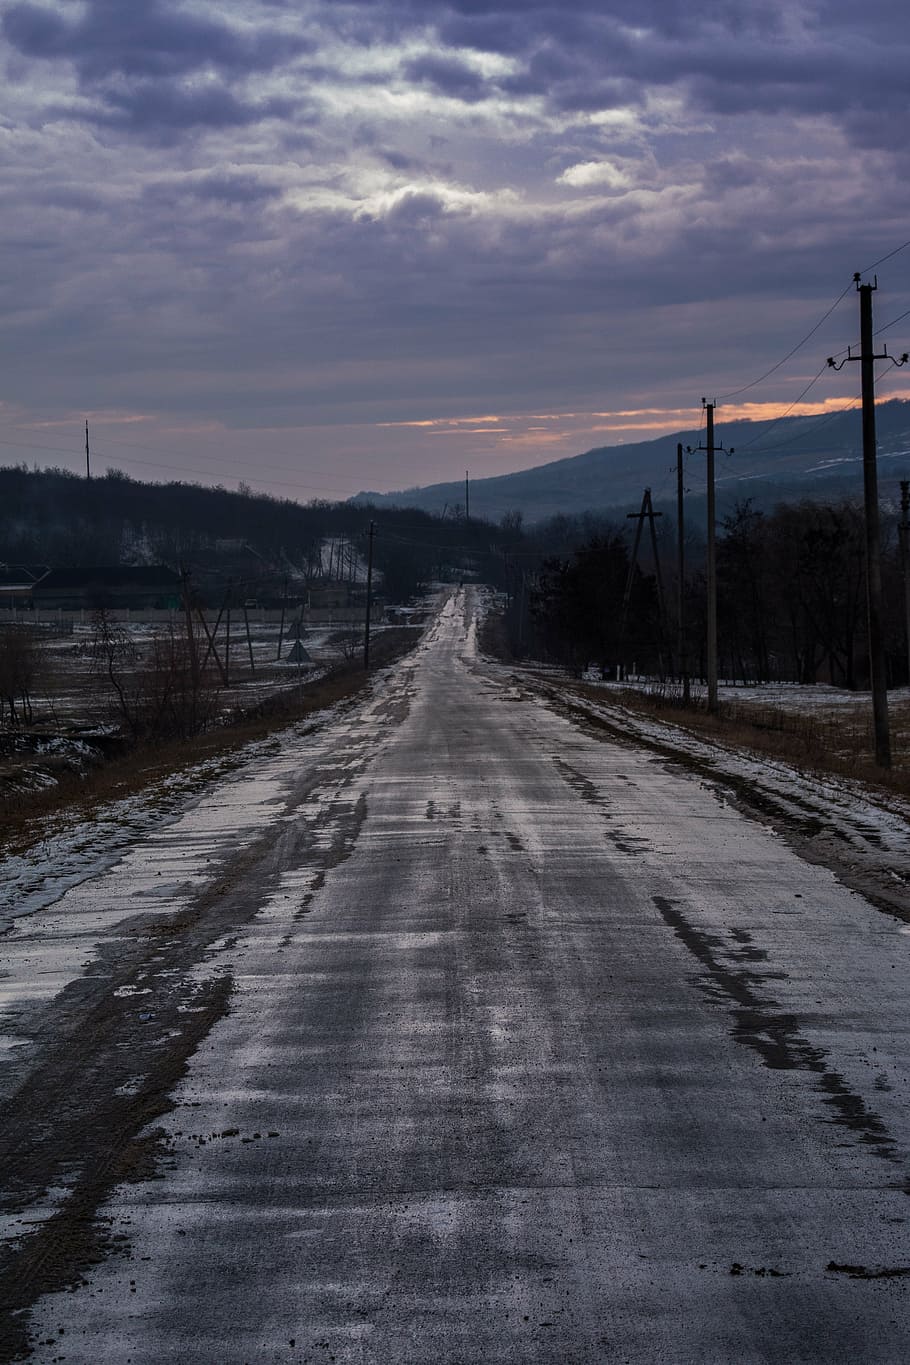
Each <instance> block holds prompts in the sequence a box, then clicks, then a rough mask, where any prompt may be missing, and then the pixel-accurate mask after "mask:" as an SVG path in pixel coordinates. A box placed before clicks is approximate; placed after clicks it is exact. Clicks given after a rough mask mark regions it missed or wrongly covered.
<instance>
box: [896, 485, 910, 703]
mask: <svg viewBox="0 0 910 1365" xmlns="http://www.w3.org/2000/svg"><path fill="white" fill-rule="evenodd" d="M897 532H898V535H899V536H900V547H901V570H902V571H903V576H904V617H905V623H904V625H905V630H906V632H907V678H908V681H910V480H908V479H901V519H900V522H899V523H898V527H897Z"/></svg>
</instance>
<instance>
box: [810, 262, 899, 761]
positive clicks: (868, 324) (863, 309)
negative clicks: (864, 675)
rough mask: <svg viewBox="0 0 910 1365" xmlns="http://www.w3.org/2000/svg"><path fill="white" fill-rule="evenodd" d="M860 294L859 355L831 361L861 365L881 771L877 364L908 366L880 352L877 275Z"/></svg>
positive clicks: (886, 743)
mask: <svg viewBox="0 0 910 1365" xmlns="http://www.w3.org/2000/svg"><path fill="white" fill-rule="evenodd" d="M853 279H854V282H855V284H856V291H857V293H858V294H859V340H860V354H859V355H853V354H852V353H851V349H850V348H849V347H848V349H847V359H846V360H842V361H841V363H840V365H837V364H835V362H834V357H833V356H829V357H828V364H829V365H830V366H831V368H832V369H833V370H839V369H841V368H842V367H843V366H844V365H846V364H847V361H849V360H858V361H859V362H860V379H861V384H862V395H863V494H864V500H865V513H866V516H865V521H866V614H867V620H868V636H869V682H870V685H871V688H872V726H873V729H874V731H875V761H876V763H877V764H878V766H879V767H880V768H890V767H891V736H890V733H889V729H888V677H887V672H886V664H885V634H884V607H883V595H882V553H881V534H880V531H879V518H878V468H877V465H876V455H877V451H876V438H875V362H876V360H891V362H892V364H894V365H904V364H906V362H907V356H906V355H903V356H902V357H901V359H900V360H894V359H893V358H892V357H891V356H889V354H888V347H887V346H885V347H884V349H883V350H882V351H881V352H880V353H879V354H878V355H876V354H875V341H874V335H873V330H872V295H873V293H874V292H875V290H876V289H877V288H878V277H877V276H876V277H875V278H874V279H873V282H872V284H861V283H860V279H861V276H860V274H859V272H857V273H856V274H855V275H854V276H853Z"/></svg>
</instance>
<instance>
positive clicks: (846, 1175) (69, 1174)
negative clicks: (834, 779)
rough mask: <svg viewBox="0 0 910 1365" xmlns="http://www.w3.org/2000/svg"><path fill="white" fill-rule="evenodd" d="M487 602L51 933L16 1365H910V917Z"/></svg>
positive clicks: (35, 1049) (9, 1114)
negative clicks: (660, 749)
mask: <svg viewBox="0 0 910 1365" xmlns="http://www.w3.org/2000/svg"><path fill="white" fill-rule="evenodd" d="M471 620H472V617H471V606H470V600H469V601H467V602H466V601H465V595H464V594H463V593H460V594H458V595H456V596H455V597H453V598H452V599H450V600H449V602H448V604H447V605H446V607H445V608H444V610H443V612H442V614H441V616H440V618H439V620H438V622H437V624H436V626H435V627H434V628H433V630H432V631H431V633H430V634H429V635H428V637H427V638H426V640H425V642H424V644H423V645H422V646H421V648H420V649H419V651H418V652H417V653H416V654H415V655H414V656H412V657H411V658H410V659H409V660H406V661H404V662H403V663H401V664H399V665H397V666H396V667H395V669H394V670H393V671H392V672H391V674H390V675H389V677H388V678H387V679H386V681H385V683H384V684H383V685H381V686H379V687H378V688H377V690H376V692H375V694H374V696H373V698H372V700H371V701H369V702H368V703H366V704H363V705H361V706H359V707H357V708H355V709H353V710H351V711H348V712H345V713H344V714H342V715H339V717H337V718H336V720H335V721H334V722H332V723H331V724H330V725H328V726H327V727H326V729H325V732H324V733H322V734H321V735H320V736H315V737H310V738H306V737H304V738H300V739H298V740H297V741H295V744H294V745H293V746H291V747H290V748H289V747H288V746H287V745H285V747H283V748H282V749H281V750H280V751H276V752H275V753H274V754H271V755H270V754H266V755H264V756H262V757H260V758H259V759H258V760H257V764H258V766H257V764H254V765H253V766H252V768H251V770H250V772H249V773H247V774H244V773H238V774H235V775H234V776H233V778H232V779H231V780H230V781H227V780H226V781H225V782H223V783H222V784H221V786H220V787H218V788H217V789H215V791H214V792H212V793H210V794H209V796H208V797H207V798H206V799H205V800H204V801H203V802H201V803H200V804H199V805H198V806H196V807H195V808H194V809H193V810H192V811H190V812H188V813H187V816H186V818H185V820H184V821H182V822H181V821H178V822H176V823H171V824H170V825H168V826H167V828H166V829H163V830H161V831H159V832H158V834H157V836H156V840H155V841H153V843H151V844H147V843H145V842H143V841H139V842H137V846H136V848H135V849H134V850H133V851H132V853H131V861H130V860H129V859H128V860H127V862H126V863H124V864H121V865H120V866H119V867H118V868H114V869H112V870H111V871H108V872H105V873H99V875H98V877H96V878H94V879H92V880H90V881H88V882H86V883H84V884H83V885H82V886H81V887H80V888H76V889H74V890H73V891H72V892H68V893H67V896H65V897H64V898H63V900H62V901H61V902H60V905H59V906H56V907H55V908H54V910H53V913H51V912H48V914H47V915H45V917H44V920H43V921H40V922H39V921H37V920H36V921H35V922H34V923H33V924H32V925H31V927H28V926H25V927H23V926H21V925H20V926H19V928H17V933H18V934H19V935H20V938H19V939H18V940H16V939H15V936H14V939H13V940H11V941H10V944H11V946H10V944H8V945H7V946H8V947H9V952H8V953H7V958H6V970H7V972H8V974H9V979H10V980H12V979H13V978H15V979H17V980H20V981H21V982H22V983H25V984H23V985H22V987H21V990H20V993H19V995H16V993H15V991H14V990H12V988H11V990H10V991H8V992H7V996H6V1000H7V1006H8V1009H10V1010H13V1012H14V1014H15V1033H16V1037H17V1039H18V1040H19V1041H18V1045H17V1046H16V1047H14V1048H10V1049H9V1050H8V1051H7V1053H6V1054H3V1055H4V1056H5V1057H6V1058H7V1060H6V1062H5V1063H4V1066H3V1067H0V1080H3V1083H4V1085H5V1088H6V1096H7V1098H6V1104H5V1107H4V1110H3V1113H2V1115H0V1142H2V1148H0V1160H2V1162H3V1166H2V1169H3V1170H5V1171H6V1172H7V1176H6V1178H5V1179H4V1182H3V1183H4V1189H5V1201H4V1205H3V1207H4V1210H5V1213H6V1219H5V1223H4V1225H3V1227H4V1231H5V1234H6V1242H5V1246H6V1250H7V1262H6V1267H5V1269H4V1279H3V1283H4V1285H5V1286H6V1288H5V1290H4V1293H3V1297H4V1303H5V1306H6V1308H7V1309H8V1310H9V1315H8V1317H7V1326H6V1332H5V1336H3V1337H2V1338H0V1340H2V1342H3V1343H4V1346H3V1349H4V1350H5V1351H6V1354H7V1356H8V1357H10V1358H12V1357H13V1356H14V1355H15V1354H16V1352H21V1351H23V1350H25V1349H28V1350H30V1352H31V1358H33V1359H34V1360H36V1361H42V1362H52V1361H60V1360H66V1361H68V1362H85V1363H86V1365H89V1362H91V1365H101V1363H102V1362H110V1363H111V1365H114V1363H115V1362H116V1365H125V1363H126V1362H135V1363H136V1365H139V1363H140V1362H141V1363H142V1365H152V1363H153V1362H164V1361H180V1362H213V1363H215V1362H217V1363H218V1365H222V1363H223V1365H234V1363H235V1362H250V1363H251V1365H254V1363H255V1365H258V1362H272V1361H289V1362H303V1361H314V1362H323V1361H326V1362H327V1361H337V1362H346V1363H347V1362H357V1363H358V1365H361V1363H364V1365H365V1363H366V1362H369V1363H370V1365H374V1363H375V1365H392V1363H394V1365H402V1363H404V1362H413V1363H414V1365H418V1363H420V1365H423V1362H427V1363H428V1365H455V1363H456V1362H471V1363H472V1365H473V1363H474V1362H476V1363H477V1365H491V1363H492V1362H506V1361H508V1362H521V1363H524V1362H553V1365H556V1363H557V1362H559V1363H560V1365H561V1363H562V1362H566V1363H567V1365H568V1363H569V1362H599V1361H603V1362H636V1363H637V1365H638V1363H640V1362H662V1363H663V1362H666V1363H668V1365H684V1363H685V1362H692V1363H693V1365H696V1363H697V1365H710V1363H711V1362H718V1363H720V1362H723V1363H724V1365H746V1363H747V1362H774V1363H775V1365H778V1363H784V1362H786V1365H790V1362H797V1361H812V1362H824V1363H825V1365H836V1363H837V1362H841V1361H843V1362H848V1361H849V1362H854V1363H855V1362H888V1363H889V1365H897V1363H898V1362H901V1361H905V1360H907V1359H910V1339H908V1326H910V1312H908V1291H910V1223H908V1218H910V1200H908V1190H910V1185H908V1176H910V1112H908V1107H907V1104H906V1096H907V1082H908V1055H910V1054H908V1047H907V1043H908V1036H907V1035H908V1019H910V1014H908V1003H910V986H908V952H910V938H908V933H907V929H906V926H904V925H903V924H902V923H900V922H899V921H897V920H895V919H894V918H892V917H891V916H889V915H887V914H884V913H882V912H881V911H880V910H877V909H875V908H873V907H872V906H871V905H870V904H869V903H868V902H867V901H865V900H864V899H863V897H862V896H861V895H859V894H857V893H856V892H854V891H850V890H847V889H846V888H845V887H843V886H841V885H839V884H838V882H837V881H836V880H835V878H834V877H833V876H832V875H831V873H829V872H827V871H826V870H825V869H823V868H820V867H817V866H811V865H809V864H807V863H806V862H804V861H802V860H801V859H800V858H799V857H798V856H797V854H796V853H795V852H793V851H792V850H791V849H790V847H788V845H787V843H786V841H785V840H783V839H782V838H780V837H779V836H777V835H775V834H774V833H773V832H771V831H770V830H768V829H766V828H764V827H763V826H762V825H761V824H760V823H758V822H757V821H754V820H750V819H748V818H746V817H745V816H744V815H743V814H741V813H739V812H738V811H737V810H736V809H734V808H733V807H732V806H731V805H730V804H728V803H727V802H726V801H725V800H724V799H723V796H722V794H719V793H718V791H717V790H716V789H715V787H714V786H713V785H709V784H707V783H705V782H703V781H700V780H699V779H698V778H697V777H694V776H692V775H691V774H689V773H687V772H686V771H685V770H684V769H683V768H680V767H673V766H672V765H670V764H668V763H667V762H666V761H665V760H663V759H661V758H659V757H656V756H654V755H649V754H648V753H646V752H644V751H642V750H640V749H638V748H636V747H635V746H633V745H631V744H629V745H627V744H623V743H619V742H616V741H615V739H613V738H605V737H603V736H602V735H598V734H597V733H596V732H595V731H593V730H586V729H584V728H579V726H578V725H576V724H573V723H572V721H571V720H570V719H568V718H567V717H566V716H565V715H563V714H561V713H560V712H559V711H558V710H556V709H553V708H552V707H548V706H547V705H546V704H544V702H543V701H541V699H540V698H539V697H537V696H535V695H531V694H530V693H527V692H525V691H524V689H523V686H522V685H521V684H520V683H514V682H513V681H510V679H509V677H508V675H507V674H506V673H505V672H504V671H503V670H499V669H496V668H492V667H490V666H488V665H486V664H484V663H483V661H482V660H480V659H478V657H477V655H476V650H475V647H474V631H473V626H472V625H471ZM162 872H163V873H164V876H163V880H162V879H161V877H160V875H159V874H161V873H162ZM145 897H152V899H151V900H149V901H148V903H146V900H145V899H144V898H145ZM68 898H70V899H69V900H68ZM67 915H69V919H68V920H67ZM64 923H67V924H69V930H68V933H69V939H67V937H66V933H65V932H64V929H63V928H62V927H61V926H63V925H64ZM55 925H56V926H57V928H56V929H54V926H55ZM17 943H18V947H17ZM67 943H69V944H70V947H69V948H68V949H67V951H68V952H69V957H66V952H65V951H64V948H65V947H66V944H67ZM73 943H75V944H76V945H77V948H76V949H73V948H72V944H73ZM54 944H58V945H59V952H60V954H61V955H62V959H61V960H63V959H65V961H64V965H63V966H61V965H60V963H59V962H57V963H54V962H50V965H47V963H48V962H49V961H50V957H51V956H52V954H51V948H52V946H53V945H54ZM79 945H81V948H80V947H79ZM17 954H18V955H17ZM67 963H68V964H69V965H66V964H67ZM29 964H31V965H30V966H29ZM42 964H45V966H46V972H45V975H44V976H42V975H41V969H42ZM73 964H76V965H75V966H74V965H73ZM29 970H31V971H32V973H33V974H32V976H31V977H29V974H28V973H29ZM17 973H18V976H17ZM39 978H40V980H42V981H44V985H43V986H42V985H40V981H39ZM29 981H30V982H31V986H30V987H28V982H29ZM36 981H37V982H39V984H37V985H36V984H35V983H36ZM4 1078H5V1079H4Z"/></svg>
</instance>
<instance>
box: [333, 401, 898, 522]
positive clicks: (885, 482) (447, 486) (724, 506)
mask: <svg viewBox="0 0 910 1365" xmlns="http://www.w3.org/2000/svg"><path fill="white" fill-rule="evenodd" d="M719 415H720V416H722V413H721V414H719ZM877 426H878V448H879V483H880V489H881V493H882V497H883V499H886V500H892V499H896V498H897V483H898V481H899V480H900V479H902V478H908V477H910V402H904V401H901V400H898V399H895V400H893V401H891V402H887V403H882V404H880V405H879V407H878V409H877ZM703 439H704V433H703V431H702V432H698V431H695V430H688V431H677V432H673V433H672V434H671V435H669V436H660V437H658V438H657V439H656V440H653V441H639V442H634V443H629V444H625V445H618V446H598V447H596V448H595V449H593V450H588V451H585V453H584V454H582V455H574V456H570V457H568V458H566V459H562V460H554V461H553V462H552V463H550V464H545V465H539V466H538V467H537V468H536V469H526V470H520V471H519V472H517V473H515V474H503V475H499V476H498V477H496V478H489V479H473V480H472V481H471V514H472V516H477V517H485V518H487V519H489V520H491V521H498V520H499V519H500V518H501V517H502V516H504V515H505V514H506V513H507V512H512V511H516V512H521V513H522V514H523V515H524V517H525V520H526V521H529V522H530V521H539V520H541V519H543V518H545V517H551V516H554V515H557V514H564V515H574V514H578V513H582V512H588V511H592V510H597V511H603V512H608V513H609V512H619V511H626V510H628V508H629V507H630V506H633V505H637V504H638V503H639V502H640V500H641V495H642V489H643V488H645V487H646V486H647V487H650V488H651V489H652V493H653V497H654V501H655V503H659V502H661V501H663V503H664V504H666V503H667V502H668V501H669V500H670V499H671V498H672V497H675V478H674V471H675V466H676V447H677V443H678V442H682V444H683V446H692V447H697V446H699V445H700V444H701V443H702V441H703ZM717 439H718V441H722V442H723V443H724V445H725V446H726V447H727V448H728V449H729V448H730V447H732V448H733V450H734V454H733V455H732V456H730V457H729V458H727V457H726V456H724V455H719V457H718V462H717V497H718V510H719V513H723V512H724V511H726V510H729V509H730V508H732V506H733V504H734V503H736V502H737V501H740V500H742V499H743V498H747V497H748V498H752V499H753V501H754V503H755V505H756V506H764V507H769V506H773V505H774V504H776V503H778V502H792V501H796V500H798V499H800V498H804V497H810V498H813V499H819V500H825V501H827V500H831V499H835V498H841V497H844V496H847V497H849V496H852V495H854V494H855V495H857V496H858V495H860V494H861V492H862V425H861V414H860V411H859V409H858V408H852V409H850V410H849V411H847V412H838V413H835V414H831V415H829V416H826V417H822V418H819V417H787V418H784V419H782V420H777V421H773V422H720V421H719V422H718V427H717ZM702 459H703V457H702V456H699V455H696V454H693V455H690V456H689V457H688V462H687V475H686V482H687V486H688V487H689V488H690V490H691V498H692V503H693V509H692V510H693V511H694V512H695V513H696V515H697V511H698V502H699V499H700V496H703V494H702V487H701V484H702V483H703V479H702V474H701V471H702V463H701V462H702ZM361 500H363V501H369V502H371V503H373V504H375V505H377V506H396V507H414V508H420V509H422V510H424V511H428V512H435V513H437V514H440V513H442V511H443V509H444V508H445V506H446V505H447V504H448V506H449V507H450V508H451V507H454V506H463V504H464V484H463V483H461V482H457V483H439V484H432V485H430V486H429V487H426V488H409V489H405V490H403V491H401V492H397V493H387V494H380V493H360V494H358V495H357V498H356V499H355V500H354V501H361Z"/></svg>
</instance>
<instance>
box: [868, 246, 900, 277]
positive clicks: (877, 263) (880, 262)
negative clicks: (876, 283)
mask: <svg viewBox="0 0 910 1365" xmlns="http://www.w3.org/2000/svg"><path fill="white" fill-rule="evenodd" d="M908 246H910V240H908V241H906V242H901V244H900V246H896V247H895V248H894V250H893V251H889V252H888V254H887V256H882V258H881V260H878V261H873V262H872V264H871V265H867V266H866V268H865V270H861V271H860V274H861V275H868V274H869V271H870V270H875V268H876V267H877V266H880V265H884V263H885V261H890V260H891V257H892V256H896V255H897V254H898V252H899V251H906V249H907V247H908Z"/></svg>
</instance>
